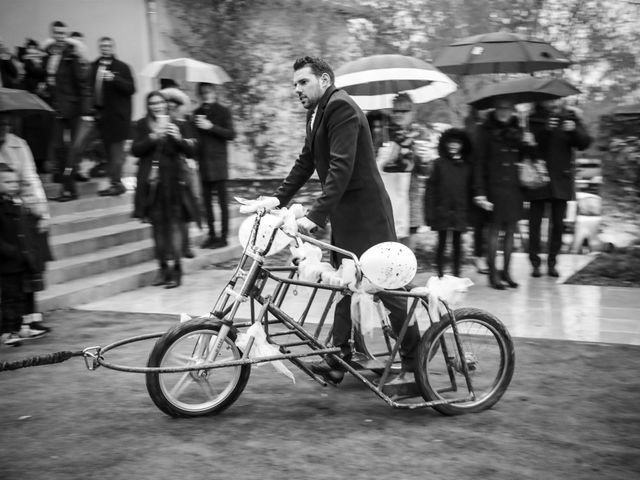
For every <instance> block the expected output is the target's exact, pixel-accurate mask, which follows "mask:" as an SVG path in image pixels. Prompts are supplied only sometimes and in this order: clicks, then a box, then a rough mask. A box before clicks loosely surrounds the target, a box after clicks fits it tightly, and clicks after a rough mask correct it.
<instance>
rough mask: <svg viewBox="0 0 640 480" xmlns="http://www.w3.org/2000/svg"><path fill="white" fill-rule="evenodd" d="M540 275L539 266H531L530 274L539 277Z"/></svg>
mask: <svg viewBox="0 0 640 480" xmlns="http://www.w3.org/2000/svg"><path fill="white" fill-rule="evenodd" d="M540 275H541V273H540V267H533V270H532V271H531V276H532V277H534V278H539V277H540Z"/></svg>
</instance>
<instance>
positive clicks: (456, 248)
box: [436, 230, 462, 277]
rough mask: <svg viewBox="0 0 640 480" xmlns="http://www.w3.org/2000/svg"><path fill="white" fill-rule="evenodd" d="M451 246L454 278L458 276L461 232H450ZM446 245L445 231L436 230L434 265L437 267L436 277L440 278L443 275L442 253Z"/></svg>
mask: <svg viewBox="0 0 640 480" xmlns="http://www.w3.org/2000/svg"><path fill="white" fill-rule="evenodd" d="M451 237H452V244H453V251H452V256H453V274H454V275H455V276H456V277H459V276H460V252H461V245H462V241H461V238H462V232H458V231H455V230H452V231H451ZM446 245H447V230H438V249H437V251H436V265H437V266H438V276H439V277H442V275H443V274H444V252H445V250H446Z"/></svg>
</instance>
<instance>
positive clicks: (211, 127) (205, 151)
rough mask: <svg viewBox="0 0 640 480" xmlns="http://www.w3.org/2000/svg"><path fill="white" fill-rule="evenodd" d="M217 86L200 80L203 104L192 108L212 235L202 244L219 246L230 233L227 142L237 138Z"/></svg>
mask: <svg viewBox="0 0 640 480" xmlns="http://www.w3.org/2000/svg"><path fill="white" fill-rule="evenodd" d="M216 89H217V87H216V86H215V85H212V84H210V83H200V84H198V95H199V97H200V100H201V102H202V103H201V105H200V106H199V107H198V108H197V109H196V110H195V111H194V112H193V115H194V125H195V127H196V129H197V132H198V153H197V159H198V164H199V166H200V180H201V182H202V201H203V203H204V211H205V213H206V216H207V227H208V229H209V235H208V237H207V239H206V240H205V241H204V243H203V244H202V248H219V247H224V246H226V245H227V235H228V234H229V202H228V199H227V179H228V178H229V167H228V158H227V157H228V153H227V143H228V142H229V141H231V140H233V139H234V138H235V135H236V134H235V131H234V129H233V121H232V118H231V112H230V111H229V109H228V108H227V107H225V106H223V105H221V104H220V103H219V102H218V92H217V90H216ZM213 192H215V193H216V196H217V199H218V205H219V207H220V217H221V218H220V221H221V228H220V236H219V237H218V236H217V235H216V231H215V227H214V219H215V217H214V213H213V205H212V196H213Z"/></svg>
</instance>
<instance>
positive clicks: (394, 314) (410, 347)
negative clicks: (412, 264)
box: [333, 294, 420, 371]
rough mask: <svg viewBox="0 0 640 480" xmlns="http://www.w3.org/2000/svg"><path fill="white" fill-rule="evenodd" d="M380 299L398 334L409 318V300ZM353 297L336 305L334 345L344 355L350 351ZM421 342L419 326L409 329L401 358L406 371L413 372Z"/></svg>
mask: <svg viewBox="0 0 640 480" xmlns="http://www.w3.org/2000/svg"><path fill="white" fill-rule="evenodd" d="M380 299H381V301H382V303H383V304H384V306H385V307H386V308H387V310H389V312H390V313H389V320H390V321H391V328H393V331H394V332H395V333H396V334H398V333H400V329H401V328H402V325H403V324H404V321H405V319H406V317H407V299H406V298H398V297H393V296H392V295H384V294H380ZM351 325H352V324H351V296H350V295H346V296H344V297H343V298H342V299H341V300H340V301H339V302H338V303H336V310H335V315H334V317H333V345H334V346H336V347H340V348H341V349H342V351H343V352H344V353H347V352H349V351H350V346H349V339H350V338H351ZM419 340H420V332H419V330H418V325H416V324H414V325H412V326H410V327H408V329H407V332H406V334H405V336H404V339H403V340H402V344H401V345H400V356H401V358H402V364H403V367H404V368H405V370H407V371H413V369H414V366H413V363H414V361H415V358H416V350H417V347H418V342H419Z"/></svg>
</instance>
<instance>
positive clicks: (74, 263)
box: [45, 231, 205, 285]
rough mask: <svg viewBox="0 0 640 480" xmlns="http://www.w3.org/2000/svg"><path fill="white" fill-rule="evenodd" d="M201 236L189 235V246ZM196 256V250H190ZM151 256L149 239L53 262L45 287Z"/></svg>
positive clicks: (196, 234) (146, 259)
mask: <svg viewBox="0 0 640 480" xmlns="http://www.w3.org/2000/svg"><path fill="white" fill-rule="evenodd" d="M204 236H205V235H204V233H203V232H194V231H191V232H190V233H189V239H190V241H191V243H192V244H193V245H200V243H201V242H202V240H203V239H204ZM193 250H194V252H196V255H197V250H198V249H197V248H194V249H193ZM154 255H155V247H154V243H153V239H151V238H145V239H144V240H140V241H137V242H129V243H125V244H122V245H116V246H114V247H109V248H103V249H100V250H97V251H95V252H89V253H85V254H83V255H74V256H72V257H67V258H63V259H61V260H54V261H52V262H49V263H48V264H47V271H46V272H45V279H46V284H47V285H54V284H56V283H62V282H68V281H70V280H75V279H78V278H84V277H87V276H89V275H96V274H98V273H103V272H108V271H113V270H116V269H119V268H123V267H126V266H130V265H135V264H136V263H141V262H146V261H149V260H152V259H153V258H154Z"/></svg>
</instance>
